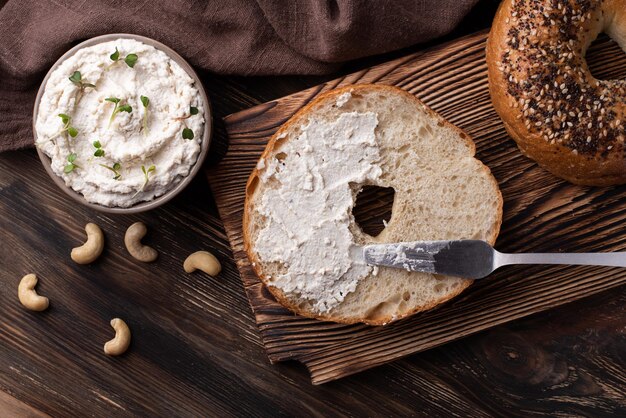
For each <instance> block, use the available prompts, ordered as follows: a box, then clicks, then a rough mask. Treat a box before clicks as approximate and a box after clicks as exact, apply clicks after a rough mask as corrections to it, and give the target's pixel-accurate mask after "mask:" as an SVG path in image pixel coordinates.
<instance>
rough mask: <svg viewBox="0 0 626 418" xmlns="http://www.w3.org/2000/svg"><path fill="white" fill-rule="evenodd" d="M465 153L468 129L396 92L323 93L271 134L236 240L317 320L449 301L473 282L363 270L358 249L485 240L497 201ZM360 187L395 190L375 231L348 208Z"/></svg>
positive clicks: (470, 151)
mask: <svg viewBox="0 0 626 418" xmlns="http://www.w3.org/2000/svg"><path fill="white" fill-rule="evenodd" d="M358 121H361V122H358ZM361 140H362V141H363V143H360V142H359V143H358V144H357V143H356V142H357V141H361ZM351 141H353V142H354V143H353V142H351ZM352 146H353V147H354V148H350V147H352ZM474 153H475V145H474V143H473V141H472V140H471V139H470V138H469V136H468V135H467V134H466V133H464V132H463V131H461V130H460V129H458V128H456V127H455V126H453V125H451V124H450V123H448V122H446V121H445V120H444V119H443V118H441V117H440V116H439V115H437V114H436V113H435V112H433V111H432V110H430V109H429V108H427V107H426V106H425V105H424V104H423V103H422V102H420V101H419V100H417V99H416V98H415V97H414V96H413V95H411V94H409V93H407V92H405V91H403V90H401V89H398V88H395V87H390V86H382V85H356V86H350V87H345V88H341V89H337V90H333V91H330V92H327V93H325V94H322V95H320V96H319V97H318V98H317V99H315V100H314V101H313V102H311V103H310V104H309V105H307V106H306V107H304V108H303V109H301V110H300V111H299V112H298V113H296V114H295V115H294V116H293V117H292V118H291V119H290V120H289V121H288V122H286V123H285V124H284V125H283V126H282V127H281V128H280V129H279V130H278V131H277V132H276V133H275V134H274V136H273V137H272V138H271V139H270V141H269V143H268V144H267V147H266V149H265V151H264V153H263V155H262V156H261V159H260V160H259V163H258V165H257V168H256V169H255V170H254V171H253V172H252V174H251V176H250V178H249V180H248V184H247V190H246V203H245V210H244V219H243V235H244V246H245V250H246V252H247V254H248V257H249V259H250V261H251V263H252V266H253V267H254V270H255V271H256V273H257V275H258V276H259V278H260V279H261V280H262V281H263V283H264V284H265V285H266V286H267V288H268V289H269V290H270V291H271V293H272V294H273V295H274V296H275V297H276V299H277V300H278V301H279V302H280V303H281V304H282V305H284V306H286V307H287V308H289V309H291V310H292V311H293V312H295V313H297V314H300V315H303V316H307V317H312V318H318V319H322V320H329V321H335V322H341V323H355V322H363V323H367V324H371V325H382V324H386V323H388V322H391V321H394V320H397V319H400V318H404V317H406V316H408V315H411V314H413V313H415V312H419V311H424V310H426V309H430V308H432V307H434V306H436V305H438V304H440V303H442V302H444V301H447V300H448V299H450V298H452V297H454V296H456V295H458V294H459V293H461V292H462V291H463V290H464V289H465V288H466V287H467V286H469V285H470V284H471V280H465V279H461V278H453V277H445V276H440V275H434V274H428V273H417V272H408V271H405V270H401V269H394V268H389V267H382V266H381V267H372V266H367V265H365V263H364V262H363V261H362V260H360V259H359V256H358V248H359V246H362V245H365V244H370V243H385V242H401V241H417V240H452V239H480V240H484V241H487V242H489V243H490V244H493V243H494V242H495V240H496V237H497V235H498V232H499V229H500V224H501V220H502V196H501V193H500V190H499V188H498V184H497V182H496V181H495V179H494V178H493V176H492V175H491V172H490V171H489V169H488V168H487V167H486V166H484V165H483V164H482V163H481V162H480V161H478V160H477V159H475V158H474ZM368 159H370V160H371V164H369V163H364V161H366V160H368ZM339 160H340V161H339ZM333 164H334V165H333ZM368 164H369V166H368ZM302 167H307V170H309V171H310V173H312V175H311V176H309V171H307V172H306V173H305V175H304V176H303V175H302V172H301V170H302ZM333 170H334V171H333ZM359 170H362V171H359ZM364 173H365V174H364ZM351 176H352V177H351ZM355 176H356V177H355ZM304 177H307V178H304ZM311 179H313V180H311ZM364 185H377V186H381V187H393V188H394V190H395V198H394V202H393V206H392V215H391V219H390V220H389V222H388V223H387V225H386V227H385V229H384V230H383V231H382V232H381V233H380V234H379V235H378V236H376V237H373V236H370V235H367V234H366V233H364V232H363V231H362V230H361V229H360V227H359V226H358V225H357V224H356V222H355V220H354V217H353V215H352V208H353V206H354V202H355V199H356V195H357V194H358V192H359V191H360V190H361V188H362V187H363V186H364ZM320 202H326V203H321V204H320ZM346 237H348V238H349V239H350V240H352V242H351V243H350V251H348V250H347V247H346V246H345V244H346V241H345V239H346ZM330 238H332V239H330ZM333 241H338V242H339V243H337V244H335V243H334V242H333ZM333 245H334V246H333ZM353 249H356V250H355V251H354V252H352V250H353ZM346 265H348V268H347V270H346V268H345V266H346ZM320 266H321V267H322V268H320ZM342 266H343V267H342ZM313 270H314V271H313ZM318 270H319V274H317V273H316V272H317V271H318Z"/></svg>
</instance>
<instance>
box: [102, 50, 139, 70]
mask: <svg viewBox="0 0 626 418" xmlns="http://www.w3.org/2000/svg"><path fill="white" fill-rule="evenodd" d="M109 58H111V61H113V64H115V63H116V62H118V61H119V60H120V59H122V58H123V60H124V62H125V63H126V65H128V66H129V67H130V68H133V67H134V66H135V63H136V62H137V59H138V58H139V57H138V56H137V54H128V55H126V57H120V51H119V50H118V49H117V47H115V52H114V53H112V54H111V55H110V56H109Z"/></svg>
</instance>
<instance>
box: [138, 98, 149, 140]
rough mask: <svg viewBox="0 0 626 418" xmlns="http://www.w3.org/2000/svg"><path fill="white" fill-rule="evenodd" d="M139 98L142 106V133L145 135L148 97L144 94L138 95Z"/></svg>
mask: <svg viewBox="0 0 626 418" xmlns="http://www.w3.org/2000/svg"><path fill="white" fill-rule="evenodd" d="M139 98H140V99H141V104H142V105H143V108H144V112H143V118H142V126H143V134H144V135H146V134H147V133H148V106H150V99H148V98H147V97H146V96H139Z"/></svg>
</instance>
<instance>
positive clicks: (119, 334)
mask: <svg viewBox="0 0 626 418" xmlns="http://www.w3.org/2000/svg"><path fill="white" fill-rule="evenodd" d="M111 326H112V327H113V329H114V330H115V337H114V338H113V339H112V340H110V341H107V342H106V343H105V344H104V354H106V355H108V356H119V355H120V354H123V353H124V352H125V351H126V349H128V346H129V345H130V329H129V328H128V325H126V322H124V321H122V320H121V319H119V318H113V319H111Z"/></svg>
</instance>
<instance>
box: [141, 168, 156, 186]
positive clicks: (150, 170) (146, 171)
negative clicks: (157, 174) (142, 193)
mask: <svg viewBox="0 0 626 418" xmlns="http://www.w3.org/2000/svg"><path fill="white" fill-rule="evenodd" d="M154 170H156V167H155V166H153V165H151V166H150V167H148V169H147V170H146V166H145V165H142V166H141V171H143V175H144V177H145V180H144V182H143V185H142V186H141V190H143V188H144V187H146V184H148V180H150V173H152V172H153V171H154Z"/></svg>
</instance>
